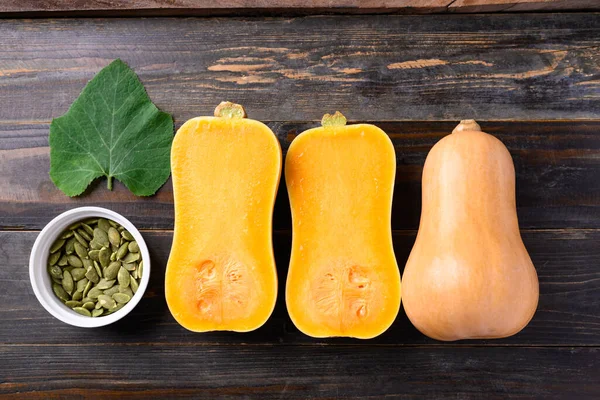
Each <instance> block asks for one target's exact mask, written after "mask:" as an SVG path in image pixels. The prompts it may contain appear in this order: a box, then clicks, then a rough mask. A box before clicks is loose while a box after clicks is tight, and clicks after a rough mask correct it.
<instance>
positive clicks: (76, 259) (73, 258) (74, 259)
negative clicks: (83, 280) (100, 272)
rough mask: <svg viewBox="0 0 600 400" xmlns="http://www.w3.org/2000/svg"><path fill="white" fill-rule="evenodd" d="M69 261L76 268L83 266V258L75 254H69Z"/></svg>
mask: <svg viewBox="0 0 600 400" xmlns="http://www.w3.org/2000/svg"><path fill="white" fill-rule="evenodd" d="M67 262H68V263H69V265H70V266H72V267H75V268H81V267H83V262H82V261H81V259H80V258H79V257H77V256H76V255H73V254H71V255H69V256H67Z"/></svg>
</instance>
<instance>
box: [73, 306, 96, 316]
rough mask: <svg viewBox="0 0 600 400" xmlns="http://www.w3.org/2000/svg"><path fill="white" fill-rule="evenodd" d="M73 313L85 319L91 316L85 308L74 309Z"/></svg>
mask: <svg viewBox="0 0 600 400" xmlns="http://www.w3.org/2000/svg"><path fill="white" fill-rule="evenodd" d="M73 311H75V312H76V313H78V314H81V315H85V316H86V317H91V316H92V313H91V312H90V310H88V309H87V308H83V307H75V308H73Z"/></svg>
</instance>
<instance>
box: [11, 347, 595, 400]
mask: <svg viewBox="0 0 600 400" xmlns="http://www.w3.org/2000/svg"><path fill="white" fill-rule="evenodd" d="M0 357H2V359H3V360H4V361H5V362H3V363H1V364H0V376H2V377H3V378H1V380H0V395H2V396H3V398H11V399H12V398H15V399H22V398H34V399H37V398H48V397H53V398H58V397H60V398H62V397H63V396H69V397H78V398H82V397H85V398H88V397H90V398H103V399H105V398H110V399H112V398H122V397H123V396H127V397H128V398H130V397H132V398H150V397H152V398H175V397H186V398H196V399H198V398H201V399H215V398H225V399H234V398H240V397H241V396H243V398H260V399H282V398H285V399H288V398H289V399H306V398H311V399H338V398H348V399H365V398H382V397H384V396H389V397H393V398H411V399H412V398H417V397H418V398H432V397H435V398H436V399H442V398H452V399H457V398H458V399H480V398H481V395H482V394H485V397H486V398H491V399H504V398H509V397H510V398H543V399H567V398H577V399H594V398H598V396H600V385H599V383H598V382H599V381H600V373H599V371H600V350H599V349H597V348H568V347H567V348H519V349H514V348H513V349H511V348H452V347H440V348H435V349H428V350H427V352H424V349H420V348H410V349H406V348H399V347H393V346H391V347H388V346H386V347H379V348H377V347H367V346H347V347H338V348H332V347H322V346H278V345H270V346H237V347H230V346H225V347H222V346H202V345H194V344H191V345H190V344H186V345H179V344H174V345H172V346H154V345H145V344H131V345H103V344H100V345H94V344H64V345H47V346H41V347H40V346H11V345H8V346H6V345H0ZM82 360H85V362H82ZM9 394H12V396H8V397H7V395H9Z"/></svg>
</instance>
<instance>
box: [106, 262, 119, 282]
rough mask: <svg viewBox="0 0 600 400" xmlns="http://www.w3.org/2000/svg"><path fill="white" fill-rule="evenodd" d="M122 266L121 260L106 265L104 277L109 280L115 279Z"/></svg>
mask: <svg viewBox="0 0 600 400" xmlns="http://www.w3.org/2000/svg"><path fill="white" fill-rule="evenodd" d="M120 267H121V262H120V261H113V262H111V263H110V264H109V266H108V267H106V270H105V271H104V278H105V279H107V280H111V279H115V278H116V277H117V274H118V273H119V268H120Z"/></svg>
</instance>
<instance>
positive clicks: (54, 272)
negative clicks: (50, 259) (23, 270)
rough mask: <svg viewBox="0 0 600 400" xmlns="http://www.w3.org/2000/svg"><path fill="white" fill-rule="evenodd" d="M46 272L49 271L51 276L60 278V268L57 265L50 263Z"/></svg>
mask: <svg viewBox="0 0 600 400" xmlns="http://www.w3.org/2000/svg"><path fill="white" fill-rule="evenodd" d="M48 272H49V273H50V276H51V277H53V278H60V279H62V269H60V267H59V266H58V265H52V266H51V267H50V268H48ZM61 282H62V281H61Z"/></svg>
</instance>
